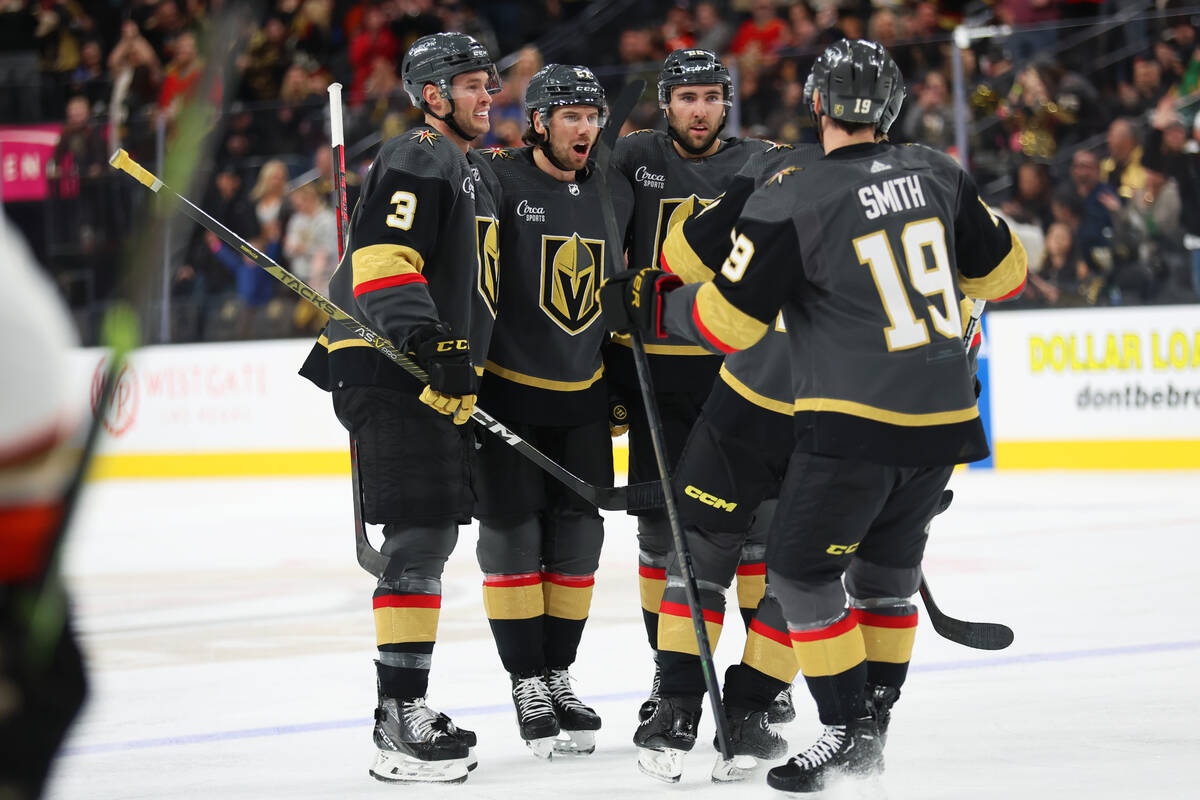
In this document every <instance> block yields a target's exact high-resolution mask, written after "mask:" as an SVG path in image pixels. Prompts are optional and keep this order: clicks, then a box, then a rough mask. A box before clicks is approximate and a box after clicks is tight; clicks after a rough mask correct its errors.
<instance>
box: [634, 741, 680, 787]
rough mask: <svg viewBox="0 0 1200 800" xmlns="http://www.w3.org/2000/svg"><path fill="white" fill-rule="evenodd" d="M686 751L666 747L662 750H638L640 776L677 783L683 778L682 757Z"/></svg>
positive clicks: (641, 748)
mask: <svg viewBox="0 0 1200 800" xmlns="http://www.w3.org/2000/svg"><path fill="white" fill-rule="evenodd" d="M685 755H687V751H686V750H677V749H675V748H674V747H667V748H664V749H662V750H651V749H649V748H646V747H640V748H638V769H639V770H641V771H642V774H644V775H649V776H650V777H651V778H654V779H655V780H660V781H664V782H665V783H679V779H680V777H682V776H683V757H684V756H685Z"/></svg>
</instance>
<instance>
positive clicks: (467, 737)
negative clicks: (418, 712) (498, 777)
mask: <svg viewBox="0 0 1200 800" xmlns="http://www.w3.org/2000/svg"><path fill="white" fill-rule="evenodd" d="M435 726H436V727H438V728H439V729H440V730H443V731H445V732H446V733H448V734H450V735H451V736H453V737H454V738H456V739H458V740H459V741H460V742H462V743H463V744H465V745H466V746H467V769H468V770H473V769H475V768H476V767H478V766H479V759H478V758H476V756H475V743H476V739H475V731H469V730H467V729H466V728H460V727H458V726H457V725H455V724H454V721H453V720H452V719H450V717H448V716H447V715H446V714H443V713H441V712H440V711H439V712H438V721H437V722H436V723H435Z"/></svg>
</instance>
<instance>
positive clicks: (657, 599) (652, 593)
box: [638, 575, 667, 614]
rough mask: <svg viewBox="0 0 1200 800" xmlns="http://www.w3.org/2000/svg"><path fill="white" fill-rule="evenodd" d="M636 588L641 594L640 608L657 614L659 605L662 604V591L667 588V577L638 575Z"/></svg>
mask: <svg viewBox="0 0 1200 800" xmlns="http://www.w3.org/2000/svg"><path fill="white" fill-rule="evenodd" d="M638 589H639V590H640V592H641V596H642V610H643V611H649V612H650V613H651V614H657V613H658V608H659V606H661V605H662V597H663V592H664V591H666V589H667V579H666V578H665V577H664V578H662V579H661V580H660V579H658V578H647V577H646V576H645V575H639V576H638Z"/></svg>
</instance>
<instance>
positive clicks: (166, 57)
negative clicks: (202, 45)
mask: <svg viewBox="0 0 1200 800" xmlns="http://www.w3.org/2000/svg"><path fill="white" fill-rule="evenodd" d="M142 31H143V35H144V36H145V37H146V41H148V42H150V46H151V47H153V48H154V52H156V53H158V56H159V58H161V59H162V60H163V61H170V60H172V59H174V58H175V46H176V45H177V44H178V43H179V37H180V36H182V35H183V34H185V33H191V32H192V28H191V22H190V20H188V18H187V17H186V16H185V15H184V14H183V13H182V12H181V11H180V10H179V3H178V2H176V0H162V2H160V3H158V5H157V6H156V7H155V9H154V13H152V14H151V15H150V17H149V18H148V19H147V20H146V24H145V25H143V26H142ZM195 43H196V42H195V39H193V40H192V44H193V45H195ZM193 49H194V48H193Z"/></svg>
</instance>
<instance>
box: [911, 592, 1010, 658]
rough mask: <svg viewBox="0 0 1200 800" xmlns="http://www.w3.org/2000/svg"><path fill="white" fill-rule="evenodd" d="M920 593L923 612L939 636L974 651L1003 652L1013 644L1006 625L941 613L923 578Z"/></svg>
mask: <svg viewBox="0 0 1200 800" xmlns="http://www.w3.org/2000/svg"><path fill="white" fill-rule="evenodd" d="M920 592H921V600H922V601H923V602H924V603H925V610H926V611H927V612H928V613H929V622H930V623H931V624H932V625H933V629H934V630H935V631H937V633H938V635H939V636H943V637H945V638H947V639H949V640H950V641H952V642H954V643H956V644H961V645H965V646H967V647H973V648H975V649H976V650H1003V649H1004V648H1006V647H1008V646H1009V645H1010V644H1012V643H1013V631H1012V628H1010V627H1008V626H1007V625H1001V624H1000V623H999V622H967V621H966V620H961V619H955V618H954V617H949V616H946V615H945V614H944V613H942V610H941V609H940V608H938V606H937V603H935V602H934V601H933V594H932V593H931V592H930V591H929V584H927V583H926V582H925V577H924V576H921V587H920Z"/></svg>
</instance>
